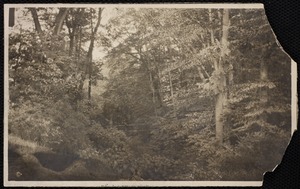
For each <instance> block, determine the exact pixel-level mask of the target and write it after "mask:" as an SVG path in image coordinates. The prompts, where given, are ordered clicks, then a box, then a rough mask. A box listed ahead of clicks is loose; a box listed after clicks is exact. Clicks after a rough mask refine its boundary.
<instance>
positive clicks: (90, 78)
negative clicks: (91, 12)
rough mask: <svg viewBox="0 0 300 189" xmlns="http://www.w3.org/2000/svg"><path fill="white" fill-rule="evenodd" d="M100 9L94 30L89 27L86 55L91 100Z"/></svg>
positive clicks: (100, 9) (89, 97)
mask: <svg viewBox="0 0 300 189" xmlns="http://www.w3.org/2000/svg"><path fill="white" fill-rule="evenodd" d="M102 11H103V9H102V8H99V10H98V18H97V23H96V26H95V28H93V26H92V27H91V29H92V33H91V38H90V39H91V43H90V46H89V50H88V53H87V60H88V61H87V62H88V74H89V84H88V99H89V100H91V93H92V72H93V69H92V68H93V67H92V66H93V61H92V60H93V50H94V43H95V35H96V33H97V31H98V28H99V26H100V22H101V16H102ZM91 23H92V22H91Z"/></svg>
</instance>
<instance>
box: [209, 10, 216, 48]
mask: <svg viewBox="0 0 300 189" xmlns="http://www.w3.org/2000/svg"><path fill="white" fill-rule="evenodd" d="M208 19H209V23H210V24H211V26H210V28H209V33H210V43H211V46H213V45H214V44H215V42H214V40H215V36H214V30H213V27H212V13H211V9H208Z"/></svg>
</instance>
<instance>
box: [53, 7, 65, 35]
mask: <svg viewBox="0 0 300 189" xmlns="http://www.w3.org/2000/svg"><path fill="white" fill-rule="evenodd" d="M68 10H69V8H60V9H59V12H58V15H57V16H56V18H55V26H54V30H53V35H58V34H59V33H60V31H61V29H62V25H63V23H64V20H65V18H66V16H67V13H68Z"/></svg>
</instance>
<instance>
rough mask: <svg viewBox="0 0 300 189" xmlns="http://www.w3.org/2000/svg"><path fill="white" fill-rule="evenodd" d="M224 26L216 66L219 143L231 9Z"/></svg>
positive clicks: (217, 134) (224, 95)
mask: <svg viewBox="0 0 300 189" xmlns="http://www.w3.org/2000/svg"><path fill="white" fill-rule="evenodd" d="M222 22H223V27H222V39H221V55H220V60H219V65H218V67H217V68H215V69H216V70H215V71H217V73H218V74H219V77H220V78H219V80H218V93H217V95H216V96H217V99H216V106H215V121H216V140H217V142H218V143H219V144H222V143H223V130H224V128H223V127H224V125H223V120H222V115H223V111H224V106H225V105H226V104H227V93H226V87H227V86H226V83H227V82H226V75H225V72H224V62H225V61H224V58H225V55H226V54H227V53H228V30H229V10H228V9H224V10H223V21H222Z"/></svg>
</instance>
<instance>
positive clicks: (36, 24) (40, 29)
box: [29, 8, 42, 33]
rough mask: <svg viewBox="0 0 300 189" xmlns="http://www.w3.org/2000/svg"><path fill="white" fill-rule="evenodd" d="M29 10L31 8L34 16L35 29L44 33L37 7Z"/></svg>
mask: <svg viewBox="0 0 300 189" xmlns="http://www.w3.org/2000/svg"><path fill="white" fill-rule="evenodd" d="M29 10H30V12H31V15H32V18H33V22H34V26H35V30H36V31H37V33H42V27H41V24H40V21H39V18H38V15H37V11H36V9H35V8H29Z"/></svg>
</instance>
